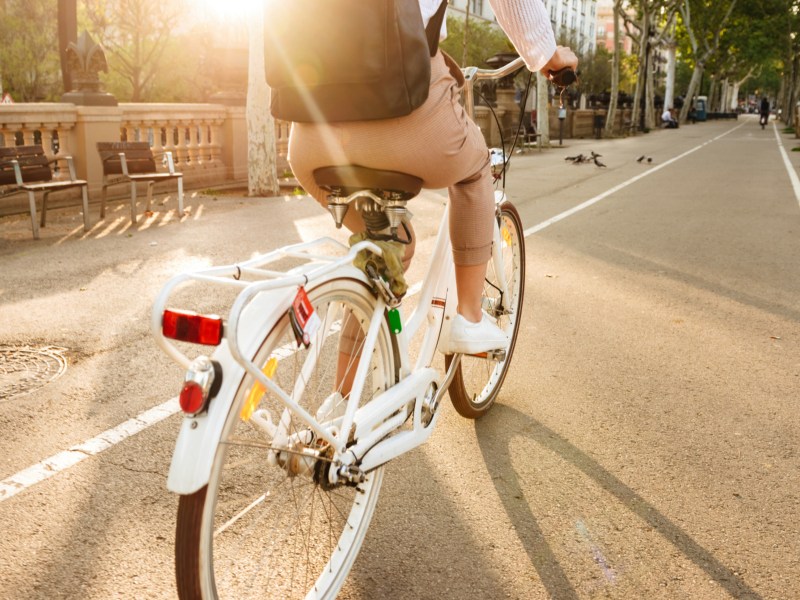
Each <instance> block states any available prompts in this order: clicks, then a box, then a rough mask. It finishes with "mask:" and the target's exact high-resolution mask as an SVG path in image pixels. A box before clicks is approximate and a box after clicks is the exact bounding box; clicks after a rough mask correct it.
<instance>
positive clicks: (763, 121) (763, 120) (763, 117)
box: [759, 96, 769, 129]
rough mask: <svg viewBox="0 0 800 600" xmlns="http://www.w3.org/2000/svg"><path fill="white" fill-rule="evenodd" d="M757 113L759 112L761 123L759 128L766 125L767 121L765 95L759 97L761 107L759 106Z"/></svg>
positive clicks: (767, 105) (767, 109)
mask: <svg viewBox="0 0 800 600" xmlns="http://www.w3.org/2000/svg"><path fill="white" fill-rule="evenodd" d="M759 113H760V114H761V118H760V119H759V122H760V123H761V129H764V127H766V126H767V121H769V100H767V97H766V96H764V97H763V98H761V108H759Z"/></svg>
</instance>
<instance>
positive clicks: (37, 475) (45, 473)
mask: <svg viewBox="0 0 800 600" xmlns="http://www.w3.org/2000/svg"><path fill="white" fill-rule="evenodd" d="M742 125H743V124H742ZM742 125H738V126H736V127H734V128H732V129H729V130H728V131H726V132H725V133H722V134H720V135H718V136H717V137H715V138H712V139H710V140H708V141H706V142H704V143H702V144H700V145H699V146H696V147H694V148H692V149H691V150H687V151H686V152H684V153H683V154H679V155H678V156H676V157H674V158H671V159H670V160H668V161H667V162H665V163H662V164H660V165H657V166H655V167H653V168H651V169H648V170H647V171H645V172H644V173H642V174H640V175H637V176H636V177H632V178H631V179H628V180H627V181H625V182H623V183H621V184H619V185H616V186H614V187H613V188H611V189H610V190H608V191H605V192H603V193H602V194H599V195H597V196H595V197H594V198H591V199H589V200H587V201H586V202H583V203H582V204H579V205H578V206H575V207H574V208H571V209H570V210H567V211H564V212H563V213H561V214H558V215H556V216H554V217H552V218H550V219H547V220H546V221H543V222H541V223H539V224H538V225H534V226H533V227H530V228H528V229H526V230H525V232H524V234H525V237H529V236H530V235H532V234H534V233H536V232H537V231H541V230H542V229H545V228H546V227H549V226H550V225H552V224H553V223H557V222H558V221H561V220H563V219H566V218H567V217H569V216H571V215H574V214H575V213H577V212H580V211H582V210H583V209H585V208H588V207H589V206H592V205H593V204H596V203H597V202H600V200H603V199H604V198H607V197H608V196H610V195H611V194H614V193H616V192H618V191H619V190H621V189H623V188H626V187H628V186H629V185H631V184H633V183H636V182H637V181H639V180H640V179H644V178H645V177H647V176H648V175H651V174H653V173H655V172H656V171H658V170H660V169H663V168H664V167H666V166H667V165H671V164H672V163H674V162H676V161H678V160H680V159H682V158H684V157H686V156H689V155H690V154H692V153H693V152H696V151H697V150H700V149H701V148H703V147H704V146H707V145H708V144H711V143H712V142H715V141H717V140H718V139H720V138H722V137H724V136H726V135H728V134H729V133H731V132H732V131H735V130H736V129H738V128H739V127H742ZM776 135H777V130H776ZM778 139H779V141H780V138H778ZM780 147H781V151H782V152H783V154H784V161H785V162H786V163H787V168H789V169H790V177H793V179H792V185H793V186H794V187H795V194H796V195H798V201H799V202H800V181H798V180H797V175H795V174H794V170H793V169H791V164H790V163H789V162H788V160H789V159H788V157H787V156H786V151H785V150H784V149H783V145H782V144H781V145H780ZM421 286H422V283H421V282H417V283H416V284H414V285H412V286H411V287H410V288H409V291H408V294H407V296H412V295H414V294H417V293H419V291H420V288H421ZM178 412H180V406H179V405H178V399H177V397H176V398H172V399H171V400H168V401H167V402H164V403H163V404H159V405H158V406H156V407H154V408H151V409H150V410H147V411H145V412H143V413H141V414H140V415H138V416H136V417H133V418H132V419H128V420H127V421H125V422H124V423H121V424H120V425H117V426H116V427H114V428H112V429H108V430H106V431H104V432H103V433H101V434H99V435H97V436H95V437H93V438H91V439H88V440H86V441H85V442H83V443H82V444H79V445H77V446H73V447H72V448H70V449H69V450H65V451H63V452H59V453H58V454H54V455H53V456H51V457H49V458H46V459H44V460H43V461H41V462H38V463H36V464H35V465H33V466H31V467H28V468H27V469H25V470H23V471H20V472H19V473H16V474H14V475H12V476H11V477H8V478H6V479H4V480H3V481H0V502H3V501H4V500H8V499H9V498H11V497H13V496H15V495H17V494H19V493H20V492H22V491H24V490H26V489H27V488H29V487H31V486H33V485H36V484H37V483H40V482H42V481H44V480H45V479H48V478H50V477H52V476H53V475H55V474H57V473H59V472H61V471H64V470H66V469H69V468H70V467H73V466H75V465H76V464H78V463H79V462H81V461H83V460H85V459H87V458H89V457H90V456H95V455H97V454H100V453H101V452H103V451H104V450H107V449H109V448H111V447H112V446H115V445H116V444H118V443H120V442H121V441H123V440H125V439H126V438H129V437H130V436H132V435H135V434H137V433H139V432H140V431H144V430H145V429H147V428H148V427H150V426H151V425H155V424H156V423H159V422H161V421H163V420H164V419H166V418H167V417H171V416H172V415H174V414H176V413H178Z"/></svg>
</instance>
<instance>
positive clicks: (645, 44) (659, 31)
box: [623, 0, 679, 128]
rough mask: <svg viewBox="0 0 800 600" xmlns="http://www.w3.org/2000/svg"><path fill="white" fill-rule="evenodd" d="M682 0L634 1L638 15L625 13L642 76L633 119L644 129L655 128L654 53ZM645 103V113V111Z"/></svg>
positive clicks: (638, 82) (639, 79)
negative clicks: (636, 50)
mask: <svg viewBox="0 0 800 600" xmlns="http://www.w3.org/2000/svg"><path fill="white" fill-rule="evenodd" d="M678 1H679V0H637V1H636V2H632V3H631V4H632V5H633V7H634V8H635V9H636V16H635V18H632V17H630V16H629V15H628V14H627V13H623V17H624V19H625V23H626V28H627V31H628V35H629V36H630V37H631V38H633V40H634V42H635V43H636V44H637V46H638V53H639V78H638V80H637V83H636V92H635V93H634V101H633V115H632V117H631V120H632V121H633V122H634V123H636V122H637V121H638V122H641V123H642V124H643V125H644V127H645V128H648V127H654V126H655V124H656V120H655V107H654V104H655V103H654V99H655V85H654V80H653V67H652V65H653V53H654V50H655V49H656V48H657V47H658V46H659V45H661V43H662V41H663V40H664V38H665V36H667V34H668V32H669V31H670V29H671V27H672V20H673V17H674V14H675V11H676V10H677V8H678V7H677V2H678ZM642 105H644V113H642Z"/></svg>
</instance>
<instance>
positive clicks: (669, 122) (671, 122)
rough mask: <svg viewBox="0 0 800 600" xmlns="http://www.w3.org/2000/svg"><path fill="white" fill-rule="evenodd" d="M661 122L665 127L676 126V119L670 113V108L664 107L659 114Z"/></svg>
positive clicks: (671, 127) (672, 127) (673, 127)
mask: <svg viewBox="0 0 800 600" xmlns="http://www.w3.org/2000/svg"><path fill="white" fill-rule="evenodd" d="M661 123H662V124H663V125H664V127H665V128H666V129H677V128H678V121H677V120H675V116H674V115H673V114H672V109H670V108H664V112H663V113H662V114H661Z"/></svg>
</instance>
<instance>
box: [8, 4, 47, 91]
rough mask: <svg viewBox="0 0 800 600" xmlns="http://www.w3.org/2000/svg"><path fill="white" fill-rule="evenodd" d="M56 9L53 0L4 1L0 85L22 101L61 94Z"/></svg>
mask: <svg viewBox="0 0 800 600" xmlns="http://www.w3.org/2000/svg"><path fill="white" fill-rule="evenodd" d="M54 8H55V6H54V3H53V2H52V1H49V0H5V2H3V3H2V4H0V76H2V85H0V87H1V88H2V89H4V90H5V91H6V92H9V93H10V94H11V96H12V97H13V98H14V99H15V100H16V101H18V102H20V101H21V102H37V101H41V100H55V99H56V98H57V97H58V96H60V93H61V81H60V78H59V56H58V47H57V44H56V43H54V40H56V39H58V32H57V29H58V26H57V23H56V11H55V10H54Z"/></svg>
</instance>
